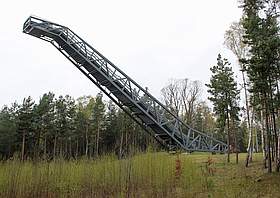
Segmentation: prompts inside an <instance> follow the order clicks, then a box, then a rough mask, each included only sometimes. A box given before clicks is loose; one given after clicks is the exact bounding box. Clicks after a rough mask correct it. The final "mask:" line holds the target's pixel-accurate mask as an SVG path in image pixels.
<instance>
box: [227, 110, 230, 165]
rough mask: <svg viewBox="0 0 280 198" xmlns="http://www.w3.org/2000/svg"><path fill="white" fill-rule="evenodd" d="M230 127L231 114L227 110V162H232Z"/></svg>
mask: <svg viewBox="0 0 280 198" xmlns="http://www.w3.org/2000/svg"><path fill="white" fill-rule="evenodd" d="M229 131H230V127H229V113H228V109H227V145H228V152H227V162H228V163H229V162H230V132H229Z"/></svg>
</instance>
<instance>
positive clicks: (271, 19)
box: [208, 0, 280, 172]
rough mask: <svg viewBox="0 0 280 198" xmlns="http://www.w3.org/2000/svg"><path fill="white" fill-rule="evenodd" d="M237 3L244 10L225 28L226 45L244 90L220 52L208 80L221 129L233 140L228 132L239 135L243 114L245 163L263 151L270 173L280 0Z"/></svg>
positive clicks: (279, 101)
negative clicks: (242, 102) (241, 98)
mask: <svg viewBox="0 0 280 198" xmlns="http://www.w3.org/2000/svg"><path fill="white" fill-rule="evenodd" d="M239 2H240V8H241V9H242V10H243V15H242V17H241V19H240V21H239V22H235V23H233V24H232V25H231V27H230V29H229V30H228V31H226V33H225V45H226V46H227V47H228V48H229V49H230V50H231V51H232V52H233V53H234V54H235V55H236V57H237V59H238V63H239V66H240V71H241V75H242V82H240V84H241V88H242V89H241V90H239V89H237V88H236V87H237V82H234V81H233V79H232V80H229V79H230V78H232V76H233V72H232V71H231V68H230V66H229V65H230V64H229V63H228V61H227V60H226V59H223V58H222V57H221V56H220V55H219V57H218V63H217V65H216V66H214V67H212V68H211V71H212V73H213V75H212V78H211V82H210V84H209V85H208V87H209V92H210V94H211V97H210V98H209V99H210V100H211V101H212V102H213V104H214V111H215V113H216V115H217V116H218V120H220V121H221V126H222V127H220V128H227V130H226V131H227V132H228V135H227V136H228V144H230V145H232V140H231V138H230V137H231V136H233V137H234V138H233V139H235V138H237V137H238V136H236V133H235V132H234V131H235V130H234V128H236V126H237V124H236V123H238V122H239V119H238V116H237V115H238V112H239V111H240V112H241V113H242V114H243V118H244V121H246V123H243V124H242V125H243V127H244V126H246V128H247V130H246V131H247V134H248V136H247V137H248V141H247V143H248V146H247V151H248V156H247V159H246V163H245V165H246V166H249V163H250V162H251V161H252V160H253V157H252V156H253V152H255V151H257V152H258V151H260V150H261V151H262V153H263V159H264V167H265V168H268V172H272V167H273V164H274V165H275V169H276V171H279V169H280V137H279V127H280V126H279V120H280V116H279V115H280V114H279V113H280V92H279V83H280V27H279V11H280V2H279V0H240V1H239ZM224 74H227V75H224ZM225 76H227V77H225ZM228 80H229V81H228ZM230 81H231V83H229V82H230ZM223 82H224V83H223ZM225 82H226V83H225ZM225 87H227V88H225ZM230 87H231V88H230ZM221 90H223V91H221ZM240 91H241V92H242V93H243V94H244V99H245V107H244V108H241V109H240V108H239V107H238V105H236V104H237V103H236V101H238V100H239V96H238V95H239V93H238V92H240ZM221 96H222V97H221ZM224 112H225V113H224ZM244 124H245V125H244ZM233 141H234V142H236V140H233ZM233 145H234V144H233ZM260 145H261V146H260ZM238 146H239V145H238V144H235V146H233V147H234V148H235V151H236V152H238Z"/></svg>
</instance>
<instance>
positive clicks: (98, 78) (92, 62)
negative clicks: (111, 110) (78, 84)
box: [23, 16, 228, 153]
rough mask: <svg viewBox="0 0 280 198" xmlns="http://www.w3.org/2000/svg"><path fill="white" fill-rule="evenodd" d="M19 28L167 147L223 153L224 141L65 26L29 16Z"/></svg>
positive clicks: (225, 146)
mask: <svg viewBox="0 0 280 198" xmlns="http://www.w3.org/2000/svg"><path fill="white" fill-rule="evenodd" d="M23 32H24V33H26V34H30V35H32V36H35V37H38V38H40V39H43V40H45V41H47V42H50V43H51V44H52V45H53V46H54V47H56V48H57V49H58V50H59V51H60V52H61V53H62V54H63V55H64V56H65V57H66V58H67V59H68V60H70V61H71V62H72V63H73V64H74V65H75V66H76V67H77V68H78V69H79V70H80V71H81V72H82V73H83V74H84V75H85V76H87V77H88V78H89V79H90V80H91V81H92V82H93V83H94V84H95V85H96V86H97V87H98V88H99V89H101V90H102V91H103V92H104V93H105V94H106V95H107V96H108V97H109V98H110V99H111V100H112V101H113V102H115V103H116V104H117V105H118V106H119V107H120V108H122V109H123V110H124V111H125V112H126V113H127V114H128V115H129V116H130V117H131V118H132V119H134V120H135V121H136V122H137V123H138V124H140V125H141V126H142V127H143V128H144V129H145V130H146V131H147V132H149V133H150V135H152V136H153V137H154V138H155V139H156V140H157V141H158V142H159V143H161V144H162V145H164V146H166V147H167V148H168V149H183V150H186V151H205V152H213V153H225V152H226V151H227V149H228V148H227V145H226V144H225V143H223V142H221V141H219V140H217V139H215V138H213V137H211V136H209V135H207V134H205V133H203V132H200V131H198V130H196V129H193V128H192V127H190V126H188V125H186V124H185V123H183V122H182V121H181V120H180V119H179V118H178V117H177V116H175V115H174V114H173V113H172V112H170V111H169V110H168V109H167V108H166V107H165V106H164V105H163V104H162V103H161V102H160V101H158V100H157V99H156V98H155V97H153V96H152V95H151V94H150V93H149V92H148V91H147V90H145V89H144V88H142V87H141V86H140V85H138V84H137V83H136V82H135V81H134V80H132V79H131V78H130V77H129V76H127V75H126V74H125V73H124V72H123V71H121V70H120V69H119V68H118V67H117V66H115V65H114V64H113V63H112V62H110V61H109V60H108V59H107V58H105V57H104V56H103V55H102V54H101V53H99V52H98V51H97V50H96V49H94V48H93V47H92V46H90V45H89V44H88V43H87V42H85V41H84V40H83V39H82V38H80V37H79V36H78V35H76V34H75V33H74V32H73V31H72V30H70V29H69V28H67V27H65V26H62V25H59V24H56V23H53V22H50V21H47V20H43V19H40V18H38V17H33V16H31V17H29V18H28V19H27V20H26V22H25V23H24V25H23Z"/></svg>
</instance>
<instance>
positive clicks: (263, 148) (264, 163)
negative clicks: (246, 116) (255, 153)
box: [261, 110, 267, 168]
mask: <svg viewBox="0 0 280 198" xmlns="http://www.w3.org/2000/svg"><path fill="white" fill-rule="evenodd" d="M264 122H265V121H264V117H263V110H261V138H262V154H263V165H264V168H267V164H266V156H267V155H266V142H265V134H264V128H265V126H264V125H265V124H264Z"/></svg>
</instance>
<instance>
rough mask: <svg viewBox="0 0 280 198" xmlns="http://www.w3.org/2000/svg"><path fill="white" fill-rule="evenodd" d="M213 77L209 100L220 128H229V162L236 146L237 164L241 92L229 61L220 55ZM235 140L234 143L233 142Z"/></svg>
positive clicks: (213, 69) (223, 129) (209, 89)
mask: <svg viewBox="0 0 280 198" xmlns="http://www.w3.org/2000/svg"><path fill="white" fill-rule="evenodd" d="M210 70H211V72H212V76H211V79H210V84H206V86H207V87H208V93H210V95H211V96H210V97H209V98H208V99H209V100H210V101H211V102H212V103H213V106H214V109H213V110H214V112H215V115H216V116H217V124H218V128H219V129H220V130H221V131H225V130H226V127H227V144H228V162H229V155H230V150H231V146H234V148H235V152H236V153H237V155H236V162H238V146H237V141H236V140H237V137H236V130H237V127H236V126H237V122H238V120H239V119H238V114H239V106H238V101H239V90H238V89H237V83H236V82H235V80H234V73H233V71H232V68H231V67H230V63H229V62H228V60H227V59H222V56H221V55H220V54H219V55H218V58H217V65H215V66H213V67H211V68H210ZM232 139H234V141H232Z"/></svg>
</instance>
